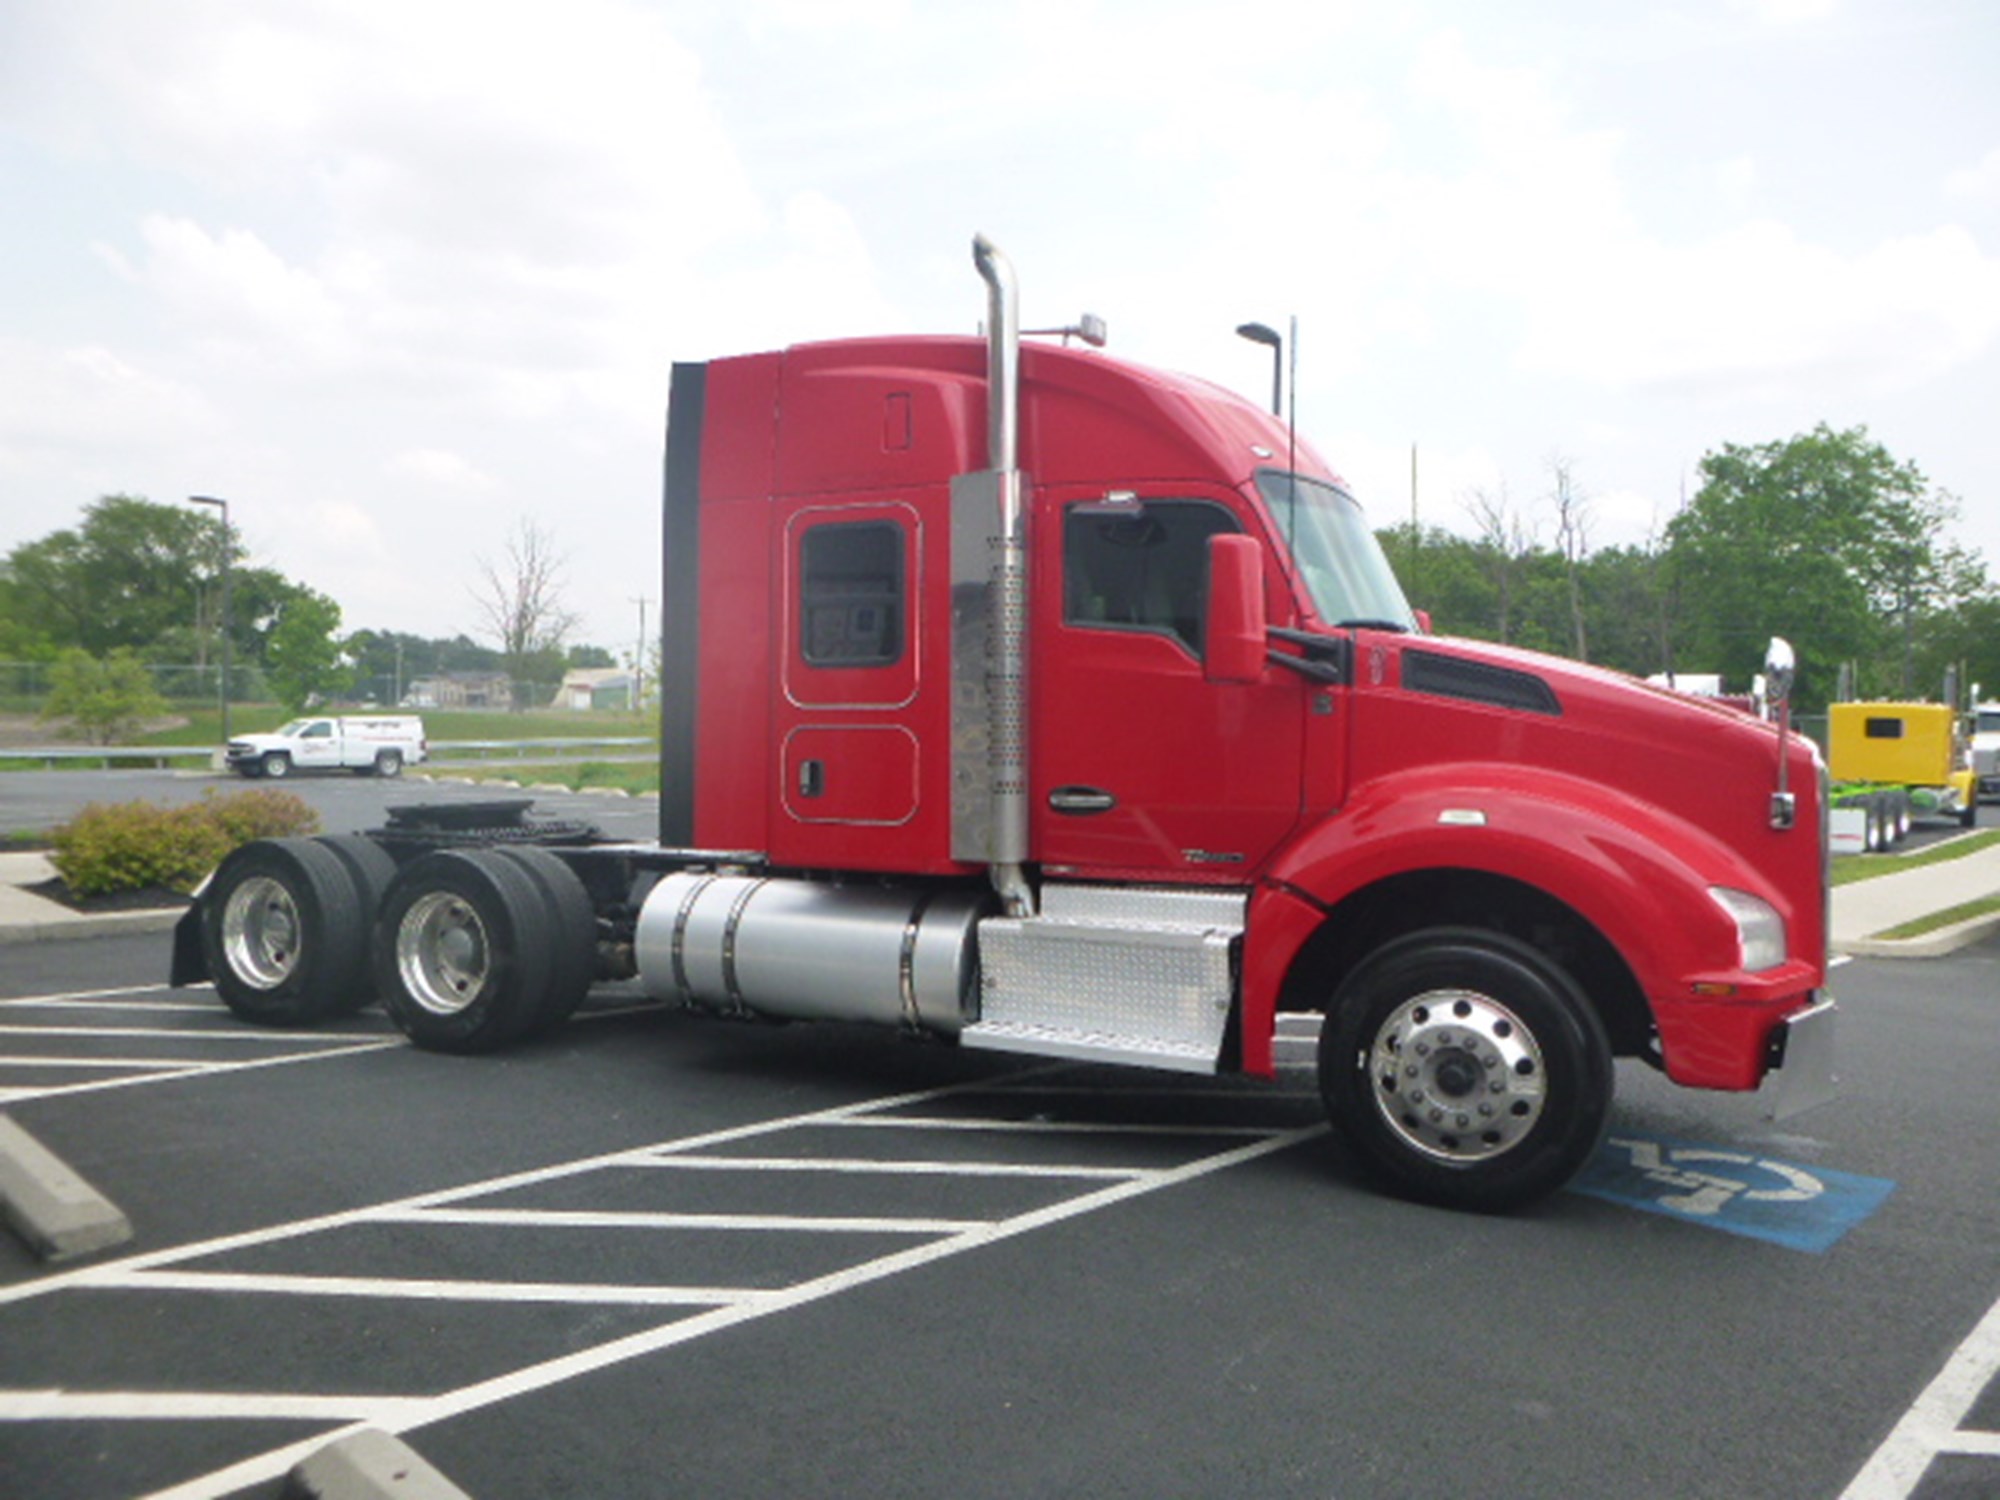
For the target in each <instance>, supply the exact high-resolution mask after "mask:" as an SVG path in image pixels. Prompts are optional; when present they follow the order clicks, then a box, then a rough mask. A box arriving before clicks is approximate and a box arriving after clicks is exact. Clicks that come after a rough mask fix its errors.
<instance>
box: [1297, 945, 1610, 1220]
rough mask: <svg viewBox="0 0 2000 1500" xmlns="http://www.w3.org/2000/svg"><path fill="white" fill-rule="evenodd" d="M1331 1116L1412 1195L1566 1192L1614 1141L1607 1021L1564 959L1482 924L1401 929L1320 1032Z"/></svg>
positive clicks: (1501, 1204)
mask: <svg viewBox="0 0 2000 1500" xmlns="http://www.w3.org/2000/svg"><path fill="white" fill-rule="evenodd" d="M1319 1082H1320V1092H1321V1094H1322V1096H1323V1097H1324V1098H1325V1100H1326V1106H1327V1113H1328V1114H1329V1115H1330V1116H1331V1117H1332V1119H1333V1121H1334V1123H1335V1124H1336V1125H1337V1126H1338V1127H1339V1128H1340V1130H1341V1132H1342V1134H1343V1135H1344V1136H1345V1137H1346V1139H1347V1140H1348V1142H1349V1143H1350V1144H1351V1145H1352V1146H1353V1148H1354V1149H1355V1151H1356V1153H1357V1154H1358V1155H1359V1156H1360V1158H1361V1159H1362V1161H1363V1162H1364V1163H1366V1164H1367V1166H1368V1168H1369V1169H1370V1170H1371V1171H1372V1172H1373V1173H1374V1174H1375V1175H1376V1176H1378V1177H1379V1178H1381V1179H1383V1180H1384V1181H1385V1182H1386V1183H1387V1184H1388V1185H1389V1186H1390V1187H1391V1188H1393V1189H1394V1190H1396V1191H1398V1192H1400V1193H1403V1194H1405V1195H1407V1196H1409V1197H1412V1198H1417V1199H1421V1200H1423V1201H1426V1202H1431V1203H1438V1204H1442V1205H1444V1206H1447V1207H1452V1208H1468V1209H1474V1210H1479V1211H1482V1212H1504V1211H1506V1210H1509V1209H1514V1208H1520V1207H1524V1206H1526V1205H1527V1204H1530V1203H1533V1202H1535V1201H1536V1200H1538V1199H1540V1198H1543V1197H1546V1196H1547V1195H1549V1194H1550V1193H1553V1192H1555V1191H1556V1190H1557V1189H1558V1188H1560V1187H1562V1186H1563V1184H1565V1183H1566V1182H1568V1181H1569V1180H1570V1178H1572V1177H1573V1176H1575V1175H1576V1173H1577V1171H1578V1170H1579V1169H1581V1168H1582V1166H1583V1165H1584V1163H1585V1162H1587V1161H1589V1160H1590V1158H1591V1156H1592V1155H1593V1154H1594V1153H1595V1152H1596V1150H1597V1148H1598V1146H1599V1144H1600V1143H1601V1142H1602V1140H1603V1138H1604V1131H1605V1127H1606V1124H1607V1123H1608V1121H1609V1119H1610V1111H1611V1094H1612V1066H1611V1047H1610V1043H1609V1042H1608V1041H1607V1040H1606V1037H1605V1034H1604V1027H1603V1024H1602V1023H1601V1022H1600V1021H1599V1020H1598V1018H1597V1016H1596V1014H1595V1012H1593V1011H1592V1010H1591V1009H1590V1006H1589V1005H1588V1003H1587V1002H1586V1001H1585V1000H1584V999H1583V997H1582V995H1581V994H1580V993H1579V992H1578V990H1577V988H1576V986H1575V985H1574V984H1573V983H1572V982H1571V981H1570V980H1569V978H1568V977H1567V976H1566V975H1565V974H1564V973H1563V971H1562V970H1561V969H1560V968H1558V967H1556V966H1555V965H1554V964H1551V963H1550V962H1549V961H1548V960H1547V959H1545V958H1543V957H1542V955H1541V954H1539V953H1538V952H1536V951H1535V950H1534V949H1533V948H1530V947H1528V946H1527V945H1526V944H1524V943H1519V942H1516V941H1514V940H1513V939H1511V938H1507V937H1503V936H1500V935H1498V934H1495V933H1491V932H1485V931H1480V930H1477V929H1471V928H1437V929H1433V930H1431V931H1428V932H1419V933H1415V934H1412V935H1411V936H1408V937H1405V938H1401V939H1399V940H1398V941H1396V942H1394V943H1391V944H1390V945H1388V946H1387V947H1385V948H1383V949H1382V950H1381V951H1380V952H1378V953H1375V954H1373V955H1371V956H1370V957H1369V958H1367V959H1366V960H1364V961H1363V962H1362V964H1361V966H1360V967H1359V968H1357V969H1356V970H1355V971H1354V972H1353V973H1352V974H1351V975H1349V976H1348V978H1347V980H1346V982H1345V983H1343V984H1342V985H1341V987H1340V990H1339V992H1338V994H1337V995H1336V996H1335V997H1334V1003H1333V1006H1332V1008H1331V1010H1330V1012H1329V1014H1328V1016H1327V1021H1326V1025H1325V1027H1324V1028H1323V1029H1322V1031H1321V1034H1320V1050H1319Z"/></svg>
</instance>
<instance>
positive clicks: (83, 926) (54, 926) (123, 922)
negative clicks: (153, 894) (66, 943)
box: [0, 902, 186, 946]
mask: <svg viewBox="0 0 2000 1500" xmlns="http://www.w3.org/2000/svg"><path fill="white" fill-rule="evenodd" d="M50 906H51V910H52V911H54V912H57V913H60V915H52V916H49V917H47V918H46V919H43V920H40V921H29V922H16V923H11V924H0V946H4V945H6V944H8V943H46V942H51V941H55V940H57V939H61V938H93V937H124V936H127V935H129V934H131V933H136V932H171V931H173V927H174V924H175V923H176V922H178V921H180V919H181V913H182V912H183V911H184V910H185V909H186V908H184V907H162V908H161V909H160V910H158V911H107V912H95V913H92V912H72V911H70V910H69V909H68V908H66V907H60V906H56V905H55V904H54V903H53V902H52V903H50Z"/></svg>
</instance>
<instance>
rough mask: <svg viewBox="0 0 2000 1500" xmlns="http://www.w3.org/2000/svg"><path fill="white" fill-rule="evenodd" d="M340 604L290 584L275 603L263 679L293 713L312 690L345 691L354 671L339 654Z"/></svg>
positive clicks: (311, 695)
mask: <svg viewBox="0 0 2000 1500" xmlns="http://www.w3.org/2000/svg"><path fill="white" fill-rule="evenodd" d="M339 631H340V606H339V605H338V604H335V603H334V602H333V600H331V599H329V598H327V596H326V595H324V594H320V593H315V592H314V591H313V590H311V589H308V588H294V589H293V590H292V591H291V595H290V597H288V598H287V599H286V600H285V601H284V602H283V603H282V604H281V605H279V607H278V617H277V621H276V623H274V624H273V625H272V627H271V632H270V639H269V644H268V645H267V647H266V649H265V655H264V680H265V681H266V682H268V683H269V684H270V685H271V690H272V691H273V692H274V693H276V694H277V695H278V701H279V702H280V703H282V704H284V705H285V707H286V708H288V709H290V710H292V712H294V713H297V712H298V711H299V710H300V709H302V708H304V707H305V706H306V704H307V703H308V702H309V701H310V700H311V699H313V698H314V697H315V696H322V697H330V696H332V695H333V694H335V693H338V692H341V691H343V690H344V689H345V688H346V687H347V684H348V683H349V682H350V681H351V680H352V678H353V673H352V671H351V670H350V668H349V667H348V665H347V663H346V662H345V661H343V660H342V653H341V645H340V642H339V640H338V639H337V636H338V634H339Z"/></svg>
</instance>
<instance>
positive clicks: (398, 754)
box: [375, 750, 403, 777]
mask: <svg viewBox="0 0 2000 1500" xmlns="http://www.w3.org/2000/svg"><path fill="white" fill-rule="evenodd" d="M375 774H376V775H377V776H387V777H396V776H401V775H402V774H403V752H402V751H400V750H384V751H382V752H381V753H380V754H379V755H377V756H376V757H375Z"/></svg>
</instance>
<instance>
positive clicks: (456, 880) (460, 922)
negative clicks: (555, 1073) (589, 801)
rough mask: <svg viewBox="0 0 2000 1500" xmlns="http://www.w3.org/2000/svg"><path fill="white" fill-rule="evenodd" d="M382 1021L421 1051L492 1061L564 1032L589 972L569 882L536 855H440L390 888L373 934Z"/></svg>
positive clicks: (587, 927) (582, 907) (552, 860)
mask: <svg viewBox="0 0 2000 1500" xmlns="http://www.w3.org/2000/svg"><path fill="white" fill-rule="evenodd" d="M374 969H375V983H376V987H377V988H378V989H379V990H380V991H381V993H382V997H383V1001H384V1004H385V1005H386V1007H387V1009H388V1012H389V1016H390V1019H391V1020H393V1021H394V1022H395V1023H396V1025H397V1027H398V1028H399V1029H400V1030H401V1031H402V1032H403V1033H404V1035H406V1036H408V1037H409V1038H410V1040H411V1041H413V1042H415V1043H416V1044H417V1045H418V1046H420V1047H425V1048H429V1049H430V1050H432V1051H436V1052H491V1051H494V1050H495V1049H497V1048H500V1047H505V1046H508V1045H509V1044H511V1043H514V1042H517V1041H520V1040H522V1039H523V1038H525V1037H528V1036H531V1035H534V1034H536V1033H539V1032H542V1031H546V1030H548V1029H550V1028H552V1027H555V1026H559V1025H561V1024H562V1023H563V1022H564V1021H566V1020H568V1019H569V1017H570V1016H571V1015H572V1014H574V1013H575V1011H576V1008H577V1006H578V1005H580V1004H581V1003H582V1002H583V997H584V995H585V993H586V992H588V990H589V988H590V985H591V981H592V980H593V979H594V978H595V977H596V969H597V930H596V918H595V915H594V913H593V911H592V909H591V905H590V898H589V895H588V894H587V893H586V892H585V890H584V888H583V883H582V882H581V881H580V880H579V879H578V878H577V876H576V873H575V871H573V870H571V869H570V868H569V866H568V865H566V864H564V863H563V862H562V861H561V860H560V859H557V858H556V857H555V856H554V855H552V854H550V853H548V852H547V851H546V850H542V849H531V848H521V849H515V848H479V849H441V850H438V851H437V852H435V853H432V854H426V855H423V856H421V857H420V858H418V859H416V860H413V861H412V862H411V863H410V864H409V865H408V866H406V867H405V868H404V870H403V872H402V873H401V874H400V875H399V876H397V878H396V882H395V884H394V885H393V886H392V887H391V888H390V889H389V892H388V894H387V897H386V899H385V900H384V902H383V905H382V912H381V916H380V918H379V920H378V921H377V922H376V926H375V943H374Z"/></svg>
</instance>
